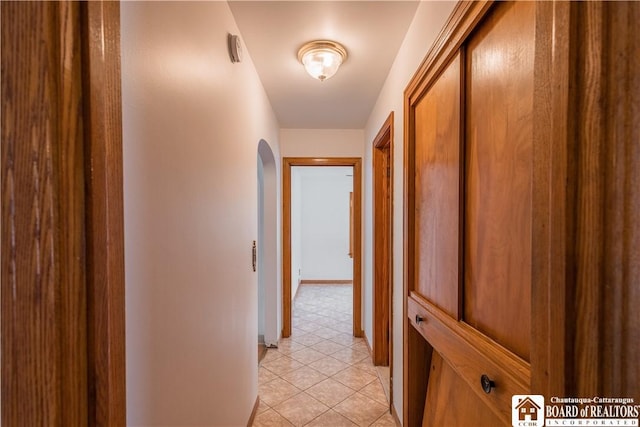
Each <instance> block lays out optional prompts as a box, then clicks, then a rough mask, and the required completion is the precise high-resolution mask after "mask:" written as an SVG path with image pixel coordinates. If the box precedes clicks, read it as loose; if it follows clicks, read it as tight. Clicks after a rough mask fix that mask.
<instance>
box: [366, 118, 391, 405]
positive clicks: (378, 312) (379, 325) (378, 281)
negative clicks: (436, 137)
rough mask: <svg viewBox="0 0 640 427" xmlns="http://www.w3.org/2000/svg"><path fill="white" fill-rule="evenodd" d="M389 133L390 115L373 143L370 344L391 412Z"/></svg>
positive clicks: (372, 356)
mask: <svg viewBox="0 0 640 427" xmlns="http://www.w3.org/2000/svg"><path fill="white" fill-rule="evenodd" d="M393 133H394V114H393V111H391V112H390V113H389V116H388V117H387V119H386V120H385V122H384V123H383V125H382V127H381V128H380V130H379V131H378V134H377V135H376V137H375V138H374V139H373V157H372V160H373V161H372V163H373V167H372V170H373V304H372V306H373V342H372V343H371V344H372V348H371V358H372V361H373V364H374V365H376V366H379V365H382V366H386V365H388V366H389V405H390V406H391V408H393ZM385 166H386V167H385ZM379 248H384V249H383V250H380V249H379ZM385 329H386V332H387V334H388V336H387V339H384V338H385V337H384V333H385Z"/></svg>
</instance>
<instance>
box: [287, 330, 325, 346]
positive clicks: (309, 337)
mask: <svg viewBox="0 0 640 427" xmlns="http://www.w3.org/2000/svg"><path fill="white" fill-rule="evenodd" d="M291 340H292V341H295V342H297V343H300V344H302V345H307V346H308V345H314V344H317V343H319V342H320V341H322V338H320V337H319V336H317V335H314V334H311V333H309V334H304V335H297V336H295V335H292V336H291Z"/></svg>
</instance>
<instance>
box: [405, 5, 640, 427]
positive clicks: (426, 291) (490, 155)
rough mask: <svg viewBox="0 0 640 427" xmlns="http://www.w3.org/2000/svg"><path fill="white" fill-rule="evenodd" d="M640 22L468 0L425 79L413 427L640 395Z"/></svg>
mask: <svg viewBox="0 0 640 427" xmlns="http://www.w3.org/2000/svg"><path fill="white" fill-rule="evenodd" d="M639 17H640V5H639V4H638V3H637V2H597V1H594V2H564V1H557V2H555V1H554V2H544V1H543V2H495V3H493V2H481V1H479V2H460V3H459V4H458V6H457V7H456V8H455V9H454V11H453V14H452V16H451V18H450V20H449V22H448V24H447V26H446V28H445V29H444V30H443V31H442V32H441V36H440V38H439V40H437V41H436V42H435V43H434V48H433V49H432V50H431V51H430V52H429V53H428V54H427V57H426V58H425V61H424V62H423V65H422V66H421V67H420V69H419V70H418V72H417V73H416V75H415V76H414V78H413V79H412V81H411V83H410V84H409V86H408V87H407V89H406V92H405V159H404V163H405V192H406V194H405V197H406V202H405V224H406V227H405V286H406V287H405V292H406V294H405V301H406V305H405V316H406V318H405V322H404V334H405V340H404V341H405V347H404V393H405V394H404V396H405V398H404V425H405V426H417V425H428V426H441V425H447V426H498V425H510V424H511V398H512V395H514V394H539V395H543V396H545V397H546V398H547V399H549V398H550V397H552V396H578V397H579V396H609V397H615V396H628V397H630V398H633V399H636V401H638V400H640V381H638V363H637V354H638V352H639V351H640V339H638V337H640V321H639V319H640V317H638V316H637V312H636V311H635V310H632V309H630V307H635V306H637V305H639V304H640V292H638V286H637V283H638V281H639V280H640V257H638V251H637V247H638V245H640V231H638V230H640V223H638V221H637V215H636V218H635V219H634V218H633V216H632V214H630V212H631V211H632V208H630V207H631V206H640V204H639V203H638V200H640V199H639V197H640V187H638V186H637V185H630V184H629V183H631V182H637V180H634V177H635V176H636V175H637V174H638V170H640V168H638V164H640V150H639V149H638V147H640V146H639V145H638V140H639V139H638V135H639V134H640V109H638V107H637V106H638V105H640V78H639V77H638V76H640V60H639V59H638V58H640V39H638V37H637V29H636V28H635V27H636V23H637V22H638V19H639ZM630 165H633V166H630ZM636 212H637V210H636ZM547 402H548V401H547Z"/></svg>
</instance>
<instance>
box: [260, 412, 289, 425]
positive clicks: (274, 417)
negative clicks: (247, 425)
mask: <svg viewBox="0 0 640 427" xmlns="http://www.w3.org/2000/svg"><path fill="white" fill-rule="evenodd" d="M253 426H254V427H291V426H292V424H291V423H290V422H289V421H287V420H286V419H285V418H283V417H282V415H280V414H278V413H277V412H276V411H274V410H273V409H269V410H267V411H264V412H263V413H261V414H258V415H257V416H256V418H255V419H254V420H253Z"/></svg>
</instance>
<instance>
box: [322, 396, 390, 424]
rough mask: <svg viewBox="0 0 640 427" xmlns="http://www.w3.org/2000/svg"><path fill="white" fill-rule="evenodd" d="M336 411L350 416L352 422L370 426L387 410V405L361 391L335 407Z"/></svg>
mask: <svg viewBox="0 0 640 427" xmlns="http://www.w3.org/2000/svg"><path fill="white" fill-rule="evenodd" d="M333 410H334V411H336V412H339V413H340V414H341V415H343V416H345V417H347V418H349V419H350V420H351V421H352V422H354V423H356V424H358V425H363V426H368V425H370V424H371V423H373V422H374V421H376V420H377V419H378V418H380V416H381V415H382V414H383V413H384V412H385V411H387V407H386V406H384V405H382V404H380V403H378V402H376V401H375V400H373V399H370V398H368V397H367V396H364V395H362V394H360V393H355V394H353V395H351V396H349V397H348V398H346V399H345V400H343V401H342V402H340V403H339V404H337V405H336V406H335V407H334V408H333Z"/></svg>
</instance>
